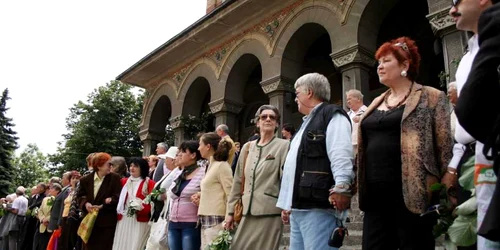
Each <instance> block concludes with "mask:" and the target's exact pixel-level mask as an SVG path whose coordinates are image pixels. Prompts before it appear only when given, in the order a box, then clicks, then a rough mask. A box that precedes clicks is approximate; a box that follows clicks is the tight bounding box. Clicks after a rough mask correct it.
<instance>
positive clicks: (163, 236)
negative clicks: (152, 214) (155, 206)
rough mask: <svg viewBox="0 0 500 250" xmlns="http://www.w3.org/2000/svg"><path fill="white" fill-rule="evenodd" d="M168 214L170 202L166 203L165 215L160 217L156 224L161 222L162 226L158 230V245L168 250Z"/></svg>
mask: <svg viewBox="0 0 500 250" xmlns="http://www.w3.org/2000/svg"><path fill="white" fill-rule="evenodd" d="M169 214H170V201H169V202H168V205H167V211H165V214H163V216H160V219H159V220H158V222H160V221H162V222H163V223H164V224H163V225H162V226H161V228H160V230H158V231H159V232H158V234H159V236H160V237H159V238H158V245H160V246H161V247H164V248H166V249H168V248H169V247H168V220H169V218H168V217H169Z"/></svg>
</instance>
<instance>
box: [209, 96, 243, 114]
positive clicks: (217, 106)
mask: <svg viewBox="0 0 500 250" xmlns="http://www.w3.org/2000/svg"><path fill="white" fill-rule="evenodd" d="M208 106H210V112H212V114H216V113H219V112H229V113H233V114H238V113H240V111H241V109H242V108H243V106H244V104H241V103H238V102H235V101H232V100H227V99H224V98H222V99H219V100H215V101H213V102H211V103H209V104H208Z"/></svg>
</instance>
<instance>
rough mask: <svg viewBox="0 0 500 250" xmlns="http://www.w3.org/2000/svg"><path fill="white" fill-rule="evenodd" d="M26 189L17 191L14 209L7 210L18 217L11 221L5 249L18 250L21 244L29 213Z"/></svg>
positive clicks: (20, 187)
mask: <svg viewBox="0 0 500 250" xmlns="http://www.w3.org/2000/svg"><path fill="white" fill-rule="evenodd" d="M25 192H26V189H25V188H24V187H23V186H19V187H17V189H16V194H15V195H16V196H15V198H14V201H13V202H12V207H10V208H7V211H9V212H11V213H13V214H14V215H16V216H15V217H16V218H13V219H12V220H11V222H10V223H11V224H10V225H9V226H8V229H7V230H8V232H5V233H6V234H5V236H4V239H3V240H4V249H8V250H17V249H18V247H17V245H18V244H19V235H20V233H21V228H22V226H23V224H24V220H25V218H26V211H28V199H27V198H26V197H25V196H24V193H25Z"/></svg>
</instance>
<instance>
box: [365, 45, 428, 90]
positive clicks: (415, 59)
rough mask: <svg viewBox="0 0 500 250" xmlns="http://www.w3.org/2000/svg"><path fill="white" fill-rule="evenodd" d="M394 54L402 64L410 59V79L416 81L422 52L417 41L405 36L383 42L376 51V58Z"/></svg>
mask: <svg viewBox="0 0 500 250" xmlns="http://www.w3.org/2000/svg"><path fill="white" fill-rule="evenodd" d="M389 54H392V55H394V57H395V58H396V60H398V62H399V63H400V64H403V62H404V61H408V72H407V73H408V79H410V80H411V81H415V79H416V78H417V77H418V69H419V68H420V54H419V53H418V47H417V45H416V44H415V41H413V40H412V39H410V38H409V37H406V36H403V37H399V38H396V39H394V40H391V41H390V42H386V43H384V44H382V46H380V47H379V48H378V50H377V52H376V53H375V59H376V60H379V59H380V58H381V57H383V56H386V55H389Z"/></svg>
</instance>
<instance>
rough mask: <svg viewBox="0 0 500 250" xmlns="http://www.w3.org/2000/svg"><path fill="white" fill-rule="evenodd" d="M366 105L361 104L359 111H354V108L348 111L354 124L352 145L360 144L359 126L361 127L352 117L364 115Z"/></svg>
mask: <svg viewBox="0 0 500 250" xmlns="http://www.w3.org/2000/svg"><path fill="white" fill-rule="evenodd" d="M367 108H368V107H366V106H365V105H363V106H361V107H360V108H359V109H358V111H357V112H354V111H353V110H352V109H351V110H349V112H347V114H348V115H349V118H351V125H352V137H351V139H352V145H358V128H359V122H354V121H353V120H352V119H353V118H354V117H356V116H357V115H360V116H361V115H362V114H363V113H364V112H365V111H366V109H367Z"/></svg>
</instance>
